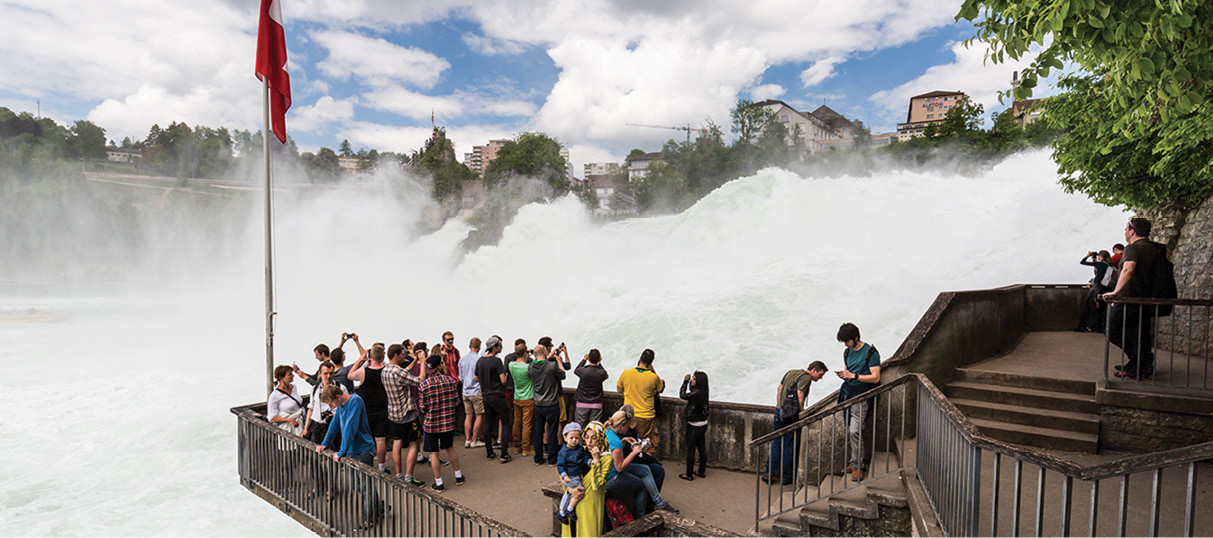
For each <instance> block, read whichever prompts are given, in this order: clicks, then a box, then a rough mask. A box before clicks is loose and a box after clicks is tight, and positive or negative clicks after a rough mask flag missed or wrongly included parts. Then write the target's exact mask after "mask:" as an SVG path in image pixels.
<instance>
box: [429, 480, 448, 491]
mask: <svg viewBox="0 0 1213 538" xmlns="http://www.w3.org/2000/svg"><path fill="white" fill-rule="evenodd" d="M430 489H433V490H434V491H437V492H438V493H442V492H444V491H446V486H444V485H442V484H439V483H437V482H435V483H434V485H432V486H430Z"/></svg>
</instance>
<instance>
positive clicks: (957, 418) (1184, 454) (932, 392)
mask: <svg viewBox="0 0 1213 538" xmlns="http://www.w3.org/2000/svg"><path fill="white" fill-rule="evenodd" d="M911 381H917V382H918V384H920V385H922V386H923V388H925V389H927V391H926V392H927V394H928V395H929V396H930V398H931V400H932V401H933V402H934V403H935V404H936V405H938V406H939V407H940V408H941V410H942V411H943V412H944V414H945V415H947V417H948V420H949V421H951V422H952V424H953V425H954V426H955V427H956V428H957V429H958V430H959V431H960V433H961V434H962V435H963V436H964V437H965V439H966V440H968V441H969V442H970V443H972V444H974V445H976V446H977V447H978V448H982V449H986V450H990V451H992V452H999V453H1002V454H1003V455H1006V456H1011V457H1014V458H1017V459H1021V460H1024V461H1027V462H1029V463H1032V464H1035V465H1039V466H1041V467H1044V468H1046V469H1049V470H1052V471H1057V472H1059V473H1061V474H1064V475H1066V476H1069V477H1072V478H1077V479H1079V480H1099V479H1104V478H1109V477H1112V476H1118V475H1122V474H1125V473H1126V472H1128V473H1138V472H1143V471H1150V470H1154V469H1157V468H1160V467H1169V466H1172V465H1181V464H1185V463H1192V462H1196V461H1203V460H1207V459H1213V441H1211V442H1208V443H1202V444H1199V445H1192V446H1187V447H1183V448H1177V449H1173V450H1167V451H1164V452H1155V453H1152V454H1141V455H1133V456H1126V457H1123V458H1120V459H1117V460H1113V461H1110V462H1106V463H1100V464H1093V465H1082V464H1080V463H1077V462H1075V461H1073V460H1070V459H1068V458H1064V457H1058V456H1056V455H1053V454H1051V453H1049V452H1046V451H1043V450H1035V449H1032V448H1031V447H1027V446H1022V445H1013V444H1010V443H1006V442H1003V441H999V440H997V439H994V438H991V437H987V436H986V435H985V434H983V433H981V430H979V429H977V426H976V425H974V424H973V423H972V422H971V421H970V420H969V417H968V416H966V415H965V414H964V412H962V411H961V410H960V409H958V408H957V407H956V406H955V405H953V404H952V402H951V400H949V399H948V397H947V396H944V394H943V392H941V391H940V390H939V388H938V387H936V386H935V384H934V383H931V380H930V379H928V378H927V377H926V376H924V375H922V374H919V373H913V372H911V373H907V374H905V375H903V376H901V377H899V378H897V380H895V381H893V382H892V383H887V384H882V385H881V386H880V387H878V388H875V389H872V390H870V391H868V392H865V393H863V394H861V395H859V396H857V397H855V398H851V399H850V400H847V401H846V402H843V403H840V404H837V406H831V407H828V408H827V409H824V410H822V411H819V412H817V413H814V414H812V415H810V416H809V417H807V418H804V419H801V420H799V421H797V422H796V423H794V424H791V425H788V426H785V427H783V428H780V429H778V430H776V431H773V432H771V433H769V434H767V435H764V436H762V437H759V438H757V439H755V440H753V441H750V442H749V446H751V447H752V446H754V445H757V444H759V443H764V442H768V441H770V440H772V439H775V438H777V437H782V436H783V435H786V434H788V433H789V432H792V431H794V430H796V429H798V428H802V427H805V426H808V425H809V424H811V423H814V422H816V421H818V420H820V419H821V418H823V417H825V416H829V415H832V414H834V413H835V412H837V411H838V410H840V409H843V408H846V407H849V406H852V405H855V404H858V403H860V402H863V401H865V400H869V399H872V398H875V397H876V396H877V395H879V394H881V393H883V392H888V391H890V390H892V389H893V388H894V387H897V386H899V385H902V384H905V383H909V382H911Z"/></svg>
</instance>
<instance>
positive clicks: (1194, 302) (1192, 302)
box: [1107, 297, 1213, 306]
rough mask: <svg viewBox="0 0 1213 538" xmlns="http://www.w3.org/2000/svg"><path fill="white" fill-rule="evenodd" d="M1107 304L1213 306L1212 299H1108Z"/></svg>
mask: <svg viewBox="0 0 1213 538" xmlns="http://www.w3.org/2000/svg"><path fill="white" fill-rule="evenodd" d="M1107 301H1108V302H1109V303H1125V304H1148V305H1160V306H1166V305H1171V306H1213V299H1158V298H1155V297H1109V298H1108V299H1107Z"/></svg>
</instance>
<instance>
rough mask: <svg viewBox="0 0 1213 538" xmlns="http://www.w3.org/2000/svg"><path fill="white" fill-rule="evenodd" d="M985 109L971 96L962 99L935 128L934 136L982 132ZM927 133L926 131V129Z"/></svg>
mask: <svg viewBox="0 0 1213 538" xmlns="http://www.w3.org/2000/svg"><path fill="white" fill-rule="evenodd" d="M983 113H985V107H983V106H981V105H980V104H977V103H974V102H973V101H971V100H970V99H969V96H967V95H966V96H964V97H961V98H960V100H959V101H957V102H956V104H955V105H953V106H952V108H949V109H948V112H947V114H945V115H944V117H943V121H941V122H939V126H938V127H936V128H935V130H934V132H933V135H934V136H941V137H954V136H963V135H966V134H968V133H973V132H977V131H980V130H981V115H982V114H983ZM924 131H925V129H924Z"/></svg>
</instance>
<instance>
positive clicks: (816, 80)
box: [800, 56, 844, 88]
mask: <svg viewBox="0 0 1213 538" xmlns="http://www.w3.org/2000/svg"><path fill="white" fill-rule="evenodd" d="M843 60H844V58H841V57H837V56H834V57H830V58H826V59H824V60H819V61H817V62H816V63H814V64H813V65H812V66H811V67H809V68H808V69H805V70H804V71H802V72H801V73H800V82H801V84H804V87H805V88H808V87H810V86H816V85H818V84H821V83H822V82H824V81H825V79H827V78H830V77H832V76H834V66H836V65H838V64H840V63H842V61H843Z"/></svg>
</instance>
